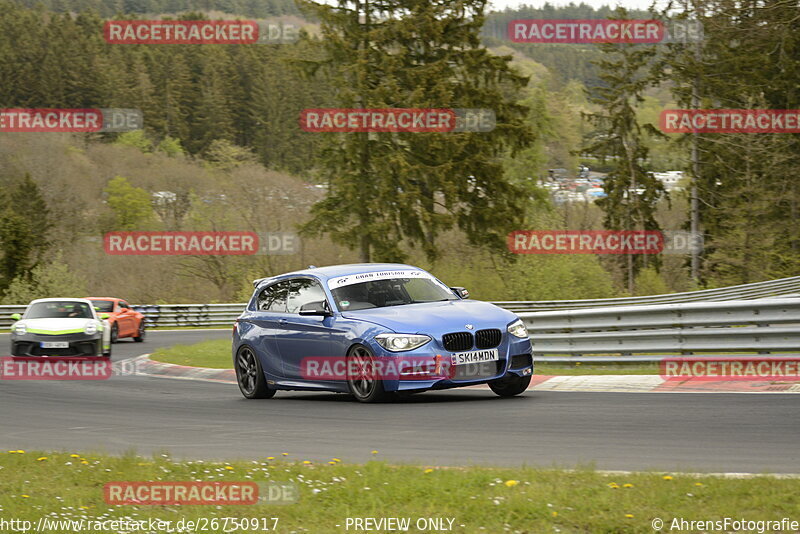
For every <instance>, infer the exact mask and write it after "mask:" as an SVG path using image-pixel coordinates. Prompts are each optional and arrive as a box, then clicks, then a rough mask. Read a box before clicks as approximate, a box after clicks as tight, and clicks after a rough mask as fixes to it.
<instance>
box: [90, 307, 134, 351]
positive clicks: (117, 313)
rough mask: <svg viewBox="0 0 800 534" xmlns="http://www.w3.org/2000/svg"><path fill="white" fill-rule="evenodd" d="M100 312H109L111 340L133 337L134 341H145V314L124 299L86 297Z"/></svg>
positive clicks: (114, 341) (113, 341)
mask: <svg viewBox="0 0 800 534" xmlns="http://www.w3.org/2000/svg"><path fill="white" fill-rule="evenodd" d="M86 298H87V299H89V300H91V301H92V305H93V306H94V307H95V308H96V309H97V310H98V313H107V314H109V316H108V323H109V324H110V325H111V342H112V343H116V342H117V340H118V339H119V338H121V337H132V338H133V340H134V341H137V342H142V341H144V334H145V331H144V315H143V314H141V313H139V312H138V311H136V310H134V309H133V308H131V307H130V305H129V304H128V303H127V302H125V301H124V300H122V299H118V298H113V297H86Z"/></svg>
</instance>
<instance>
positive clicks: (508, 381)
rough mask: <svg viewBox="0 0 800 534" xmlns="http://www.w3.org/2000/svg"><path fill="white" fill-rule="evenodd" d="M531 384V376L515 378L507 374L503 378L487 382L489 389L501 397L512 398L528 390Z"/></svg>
mask: <svg viewBox="0 0 800 534" xmlns="http://www.w3.org/2000/svg"><path fill="white" fill-rule="evenodd" d="M530 384H531V376H530V375H528V376H517V375H513V374H507V375H506V376H504V377H503V378H498V379H497V380H492V381H491V382H489V388H491V390H492V391H494V392H495V393H496V394H497V395H500V396H501V397H513V396H514V395H519V394H520V393H522V392H524V391H525V390H526V389H528V386H529V385H530Z"/></svg>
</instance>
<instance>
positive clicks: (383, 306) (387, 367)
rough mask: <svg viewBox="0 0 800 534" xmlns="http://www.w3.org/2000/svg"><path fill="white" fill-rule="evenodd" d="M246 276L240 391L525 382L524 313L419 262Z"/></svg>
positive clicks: (512, 387) (518, 387) (379, 396)
mask: <svg viewBox="0 0 800 534" xmlns="http://www.w3.org/2000/svg"><path fill="white" fill-rule="evenodd" d="M254 285H255V291H254V293H253V296H252V298H251V299H250V302H249V303H248V305H247V309H245V311H244V312H243V313H242V315H241V316H239V318H238V319H237V320H236V326H235V327H234V331H233V362H234V368H235V370H236V377H237V381H238V383H239V389H240V390H241V392H242V394H243V395H244V396H245V397H246V398H248V399H257V398H270V397H272V396H273V395H275V392H276V391H277V390H303V391H335V392H342V393H351V394H352V395H353V396H354V397H355V398H356V399H357V400H359V401H361V402H376V401H381V400H385V399H387V398H390V397H392V396H396V395H398V394H400V395H402V394H405V393H414V392H421V391H426V390H431V389H447V388H455V387H462V386H470V385H475V384H487V383H488V385H489V387H490V388H491V389H492V391H494V392H495V393H496V394H498V395H500V396H503V397H507V396H513V395H517V394H519V393H522V392H523V391H525V390H526V389H527V387H528V385H529V384H530V381H531V375H532V373H533V358H532V355H531V343H530V340H529V339H528V333H527V331H526V329H525V325H524V324H523V323H522V321H521V320H520V319H519V318H518V317H517V316H516V315H515V314H513V313H512V312H510V311H508V310H504V309H502V308H499V307H497V306H495V305H494V304H490V303H488V302H481V301H477V300H471V299H469V295H468V293H467V292H466V290H465V289H463V288H451V287H448V286H447V285H445V284H443V283H442V282H441V281H439V280H438V279H437V278H436V277H434V276H433V275H431V274H430V273H428V272H426V271H424V270H422V269H419V268H417V267H412V266H409V265H400V264H378V263H365V264H354V265H336V266H330V267H320V268H309V269H307V270H304V271H297V272H293V273H288V274H283V275H279V276H275V277H272V278H264V279H261V280H256V281H255V282H254Z"/></svg>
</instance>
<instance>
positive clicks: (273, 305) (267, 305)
mask: <svg viewBox="0 0 800 534" xmlns="http://www.w3.org/2000/svg"><path fill="white" fill-rule="evenodd" d="M289 284H290V282H278V283H277V284H272V285H271V286H269V287H265V288H264V289H262V290H261V293H259V294H258V297H257V298H256V308H257V309H258V310H259V311H270V312H279V313H286V298H287V297H288V295H289Z"/></svg>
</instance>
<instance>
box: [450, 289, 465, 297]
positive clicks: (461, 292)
mask: <svg viewBox="0 0 800 534" xmlns="http://www.w3.org/2000/svg"><path fill="white" fill-rule="evenodd" d="M450 290H451V291H452V292H453V293H455V294H456V296H457V297H458V298H460V299H468V298H469V291H467V288H465V287H451V288H450Z"/></svg>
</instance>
